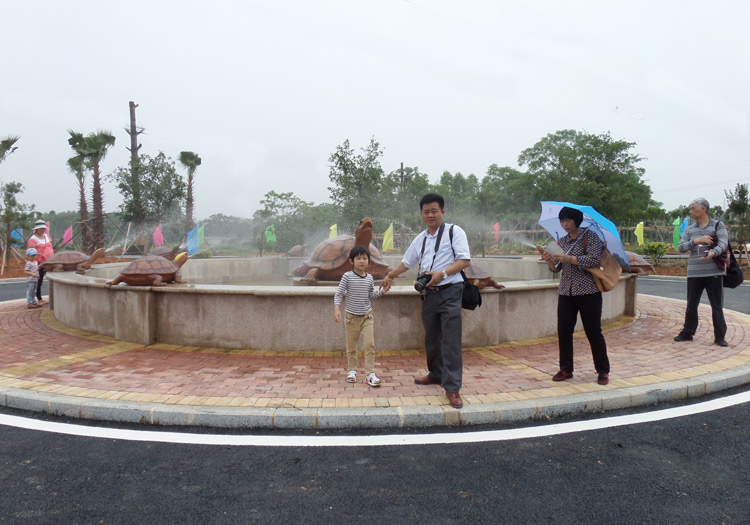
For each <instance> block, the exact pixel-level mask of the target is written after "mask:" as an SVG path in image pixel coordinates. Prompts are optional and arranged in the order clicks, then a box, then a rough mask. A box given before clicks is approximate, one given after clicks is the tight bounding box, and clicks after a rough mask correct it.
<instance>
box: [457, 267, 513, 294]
mask: <svg viewBox="0 0 750 525" xmlns="http://www.w3.org/2000/svg"><path fill="white" fill-rule="evenodd" d="M464 274H466V278H467V279H468V280H469V282H471V284H473V285H474V286H476V287H477V288H479V289H480V290H481V289H482V288H486V287H488V286H492V287H493V288H497V289H498V290H502V289H503V288H505V286H504V285H502V284H500V283H498V282H495V279H493V278H492V277H491V276H490V274H488V273H487V272H485V271H484V270H482V269H481V268H480V267H479V266H477V265H476V264H474V263H470V264H469V266H468V268H466V269H465V270H464Z"/></svg>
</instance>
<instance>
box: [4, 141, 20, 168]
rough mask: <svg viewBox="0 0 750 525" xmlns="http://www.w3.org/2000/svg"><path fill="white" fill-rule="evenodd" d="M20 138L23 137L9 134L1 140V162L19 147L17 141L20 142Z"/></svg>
mask: <svg viewBox="0 0 750 525" xmlns="http://www.w3.org/2000/svg"><path fill="white" fill-rule="evenodd" d="M20 138H21V137H17V136H14V135H9V136H7V137H5V138H4V139H1V140H0V163H1V162H3V161H4V160H5V159H6V158H7V157H8V155H10V154H11V153H13V152H14V151H16V150H17V149H18V146H16V142H18V141H19V140H20Z"/></svg>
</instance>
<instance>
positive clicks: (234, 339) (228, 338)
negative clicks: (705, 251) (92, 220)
mask: <svg viewBox="0 0 750 525" xmlns="http://www.w3.org/2000/svg"><path fill="white" fill-rule="evenodd" d="M386 259H387V262H388V263H389V264H390V265H391V266H392V267H393V266H395V265H396V264H398V261H399V258H398V257H391V258H386ZM300 262H301V259H287V258H282V257H266V258H248V259H241V258H226V259H194V260H190V261H188V262H187V263H186V264H185V266H183V268H182V272H181V273H182V276H183V279H185V280H187V281H188V283H189V284H184V285H177V284H171V285H168V286H165V287H151V286H124V285H120V286H107V285H106V284H105V282H106V281H107V280H109V279H111V278H113V277H114V276H116V275H117V274H118V273H119V271H120V269H121V268H122V267H124V266H125V264H124V263H123V264H107V265H96V266H94V268H92V269H91V270H90V271H89V272H88V273H87V274H86V275H77V274H75V273H72V272H65V273H50V274H47V275H48V276H49V281H50V290H51V293H50V295H51V298H52V301H51V305H52V308H53V310H54V315H55V318H56V319H57V320H59V321H60V322H62V323H64V324H66V325H68V326H71V327H74V328H78V329H81V330H85V331H87V332H93V333H96V334H101V335H106V336H111V337H114V338H116V339H118V340H121V341H129V342H134V343H139V344H144V345H150V344H155V343H168V344H176V345H185V346H204V347H220V348H238V349H239V348H244V349H264V350H275V351H316V350H318V351H332V350H342V349H343V348H345V339H344V328H343V327H342V326H341V325H340V324H336V323H335V322H334V321H333V295H334V292H335V290H336V289H335V286H291V285H290V286H270V285H241V284H233V283H237V282H253V280H254V279H256V278H257V279H258V280H259V281H261V282H262V280H263V279H267V278H268V276H273V277H274V278H276V279H281V278H283V277H285V276H286V275H287V274H288V273H289V272H290V270H292V269H294V268H296V267H297V266H298V265H299V264H300ZM474 262H476V263H478V264H480V265H481V267H482V268H483V269H485V270H486V271H488V272H489V273H490V274H491V275H493V277H495V279H496V280H497V281H499V282H502V283H503V284H505V285H506V288H505V289H504V290H495V289H493V288H485V289H484V290H482V300H483V304H482V306H481V307H480V308H478V309H477V310H474V311H464V313H463V319H464V325H463V326H464V333H463V341H464V345H465V346H471V347H475V346H487V345H494V344H498V343H503V342H507V341H517V340H523V339H529V338H535V337H544V336H551V335H555V334H556V333H557V328H556V322H557V314H556V311H557V310H556V308H557V285H558V281H557V280H553V279H551V278H550V275H551V274H550V272H549V271H548V270H547V266H546V264H545V263H542V262H539V261H538V260H536V259H535V258H532V257H529V258H517V259H510V258H486V259H482V258H479V259H474ZM415 276H416V272H415V271H414V270H411V271H410V272H408V273H407V274H405V275H404V277H406V278H407V279H411V280H413V279H414V277H415ZM404 284H405V285H403V286H393V287H392V288H391V291H390V292H389V293H388V294H387V295H385V296H384V297H382V298H380V299H376V300H374V301H373V313H374V318H375V340H376V344H377V347H378V348H379V349H381V350H397V349H417V348H424V343H423V341H424V330H423V328H422V322H421V317H420V302H419V295H418V294H417V293H416V292H415V291H414V288H413V287H412V286H411V285H410V284H409V283H408V282H404ZM636 293H637V280H636V278H635V276H633V275H624V276H623V277H622V278H621V279H620V282H619V284H618V285H617V287H616V288H615V289H614V290H612V291H611V292H607V293H605V294H604V312H603V315H602V320H603V323H605V324H606V323H610V322H614V321H617V320H619V319H620V318H621V317H623V316H633V315H635V308H636V303H635V301H636ZM579 324H580V322H579ZM579 328H580V327H579Z"/></svg>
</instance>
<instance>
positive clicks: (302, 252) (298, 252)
mask: <svg viewBox="0 0 750 525" xmlns="http://www.w3.org/2000/svg"><path fill="white" fill-rule="evenodd" d="M286 256H287V257H309V256H310V252H308V251H307V246H306V245H304V244H297V245H295V246H292V248H291V249H290V250H289V251H288V252H286Z"/></svg>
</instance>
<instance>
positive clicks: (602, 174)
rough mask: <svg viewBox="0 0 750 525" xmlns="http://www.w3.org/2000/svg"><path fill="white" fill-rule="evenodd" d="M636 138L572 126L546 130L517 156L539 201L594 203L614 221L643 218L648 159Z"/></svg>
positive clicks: (647, 193) (648, 197)
mask: <svg viewBox="0 0 750 525" xmlns="http://www.w3.org/2000/svg"><path fill="white" fill-rule="evenodd" d="M635 146H636V144H635V143H634V142H626V141H624V140H614V139H613V138H612V137H611V136H610V135H609V133H603V134H600V135H593V134H590V133H584V132H578V131H575V130H571V129H567V130H561V131H557V132H556V133H552V134H550V135H547V136H546V137H544V138H543V139H542V140H540V141H539V142H537V143H536V144H535V145H534V146H532V147H531V148H528V149H525V150H524V151H522V152H521V154H520V155H519V157H518V163H519V165H520V166H527V167H528V172H529V174H531V175H532V176H533V181H534V182H533V184H534V186H533V191H535V192H536V193H537V196H538V198H539V200H557V201H568V202H574V203H578V204H589V205H591V206H594V207H595V208H596V209H597V210H598V211H599V212H600V213H602V214H604V215H606V216H607V217H608V218H610V219H611V220H612V221H614V222H615V223H618V222H626V221H634V220H640V219H641V218H642V214H643V211H644V210H645V209H647V208H648V207H649V206H650V205H651V202H652V201H651V189H650V188H649V186H648V185H647V184H646V183H644V182H643V180H642V179H643V175H644V173H645V170H644V169H643V168H642V167H640V166H638V163H639V162H641V161H642V160H643V158H642V157H641V156H640V155H638V154H636V153H633V152H632V151H631V150H632V149H633V148H634V147H635Z"/></svg>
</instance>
